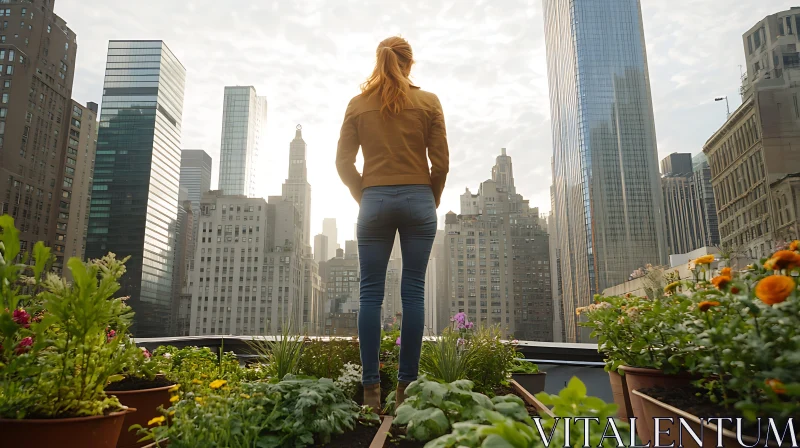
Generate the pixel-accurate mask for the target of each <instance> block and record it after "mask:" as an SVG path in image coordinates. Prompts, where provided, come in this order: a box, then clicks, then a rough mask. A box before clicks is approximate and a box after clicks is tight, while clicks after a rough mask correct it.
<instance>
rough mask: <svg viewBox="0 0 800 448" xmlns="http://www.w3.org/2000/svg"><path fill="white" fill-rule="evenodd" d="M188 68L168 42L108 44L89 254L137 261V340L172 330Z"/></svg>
mask: <svg viewBox="0 0 800 448" xmlns="http://www.w3.org/2000/svg"><path fill="white" fill-rule="evenodd" d="M185 77H186V69H185V68H184V67H183V65H181V63H180V61H178V59H177V58H176V57H175V55H174V54H173V53H172V52H171V51H170V49H169V48H168V47H167V45H166V44H165V43H164V42H162V41H160V40H152V41H147V40H140V41H118V40H112V41H110V42H109V44H108V59H107V63H106V75H105V84H104V90H103V92H104V93H103V106H102V112H101V115H100V132H99V134H98V137H97V155H96V157H95V177H94V185H93V187H92V200H91V210H90V216H89V231H88V235H87V238H86V256H87V257H88V258H97V257H101V256H103V255H105V254H107V253H108V252H114V253H116V254H120V255H122V254H124V255H128V256H130V257H131V258H130V260H128V262H127V263H126V265H125V267H126V269H127V272H126V274H125V276H124V277H123V278H122V279H121V285H122V288H121V289H120V291H119V293H118V294H119V295H121V296H130V299H129V300H128V304H129V305H130V306H131V307H132V308H133V310H134V311H135V312H136V316H135V318H134V324H133V328H132V331H133V334H134V335H135V336H137V337H157V336H165V332H166V331H167V329H168V328H169V321H170V316H171V310H172V306H171V303H170V302H171V300H172V285H173V283H172V280H173V272H174V270H175V269H174V265H173V261H174V254H173V251H174V246H173V244H174V242H175V231H176V225H177V220H178V189H179V181H180V163H181V150H180V142H181V120H182V117H183V94H184V84H185Z"/></svg>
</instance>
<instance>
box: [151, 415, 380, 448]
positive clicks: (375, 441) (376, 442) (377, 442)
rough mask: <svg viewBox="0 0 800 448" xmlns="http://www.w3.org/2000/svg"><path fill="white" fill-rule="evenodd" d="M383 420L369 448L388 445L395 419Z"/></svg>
mask: <svg viewBox="0 0 800 448" xmlns="http://www.w3.org/2000/svg"><path fill="white" fill-rule="evenodd" d="M382 419H383V422H381V426H380V427H378V432H377V433H376V434H375V438H374V439H372V443H370V444H369V448H382V447H383V445H384V444H385V443H386V438H387V437H388V436H389V431H390V430H391V429H392V421H393V420H394V418H392V417H388V416H386V417H382ZM167 446H169V441H166V442H161V445H156V444H155V443H151V444H150V445H147V446H144V447H142V448H165V447H167Z"/></svg>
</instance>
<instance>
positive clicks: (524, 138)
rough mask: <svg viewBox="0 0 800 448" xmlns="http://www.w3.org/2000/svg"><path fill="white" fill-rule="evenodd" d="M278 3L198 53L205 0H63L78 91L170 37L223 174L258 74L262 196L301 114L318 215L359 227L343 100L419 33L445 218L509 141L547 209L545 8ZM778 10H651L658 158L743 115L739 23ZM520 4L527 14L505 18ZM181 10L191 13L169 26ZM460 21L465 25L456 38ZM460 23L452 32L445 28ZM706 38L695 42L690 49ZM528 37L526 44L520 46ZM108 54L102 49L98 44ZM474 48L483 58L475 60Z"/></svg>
mask: <svg viewBox="0 0 800 448" xmlns="http://www.w3.org/2000/svg"><path fill="white" fill-rule="evenodd" d="M275 7H276V8H277V10H276V11H274V12H273V11H270V9H271V7H267V9H266V10H264V8H263V7H262V6H259V5H249V6H248V10H247V11H244V13H243V12H241V11H239V12H235V11H233V12H230V13H226V14H219V15H215V16H214V18H215V19H216V20H218V21H219V23H220V25H222V26H220V27H215V28H217V29H211V30H204V35H205V36H207V39H208V40H209V42H208V44H209V45H210V47H206V46H202V47H201V46H198V45H196V44H195V40H196V32H195V31H196V27H197V25H195V24H199V23H204V22H205V19H203V17H205V16H206V15H207V14H211V13H210V11H211V7H210V3H209V7H205V6H203V4H198V3H196V2H195V3H193V4H190V5H186V7H185V8H184V7H180V8H178V6H177V5H175V6H172V5H170V6H167V7H164V6H163V5H161V4H156V2H147V1H146V2H145V3H144V4H143V5H142V7H141V8H139V7H138V6H137V7H132V6H128V5H124V4H117V3H113V4H108V3H101V2H96V1H86V2H82V3H81V2H77V1H75V0H61V1H60V2H59V4H58V5H57V13H60V14H62V15H64V16H67V19H68V23H69V25H70V26H71V27H72V28H73V29H75V30H76V33H77V34H78V35H80V34H81V30H87V29H91V30H92V39H91V41H90V40H89V39H83V40H82V41H81V42H79V45H80V47H81V48H80V50H79V51H78V63H77V68H76V70H77V73H76V77H75V79H76V82H75V88H74V90H75V93H74V95H73V96H74V97H75V98H76V100H78V101H80V102H82V103H86V102H87V101H99V96H100V95H101V93H102V67H103V56H104V54H103V51H102V48H103V47H104V46H105V44H106V42H105V41H104V40H107V39H114V38H119V37H120V36H131V37H151V36H156V37H157V38H163V39H165V40H166V41H168V42H170V46H171V48H172V49H173V51H175V52H176V55H178V57H179V58H180V59H181V61H182V62H184V64H186V66H187V99H186V101H187V105H186V106H187V107H186V109H187V110H186V116H185V120H184V121H185V125H184V133H183V134H184V135H183V142H182V146H183V147H192V148H199V149H204V150H206V151H208V152H209V154H211V156H212V158H213V159H214V160H215V162H214V170H215V172H214V174H213V177H212V179H213V181H214V182H216V179H217V170H218V168H217V167H218V165H219V163H218V162H219V141H220V132H221V126H220V117H221V116H222V110H221V109H222V96H223V88H224V86H225V85H235V84H241V85H250V84H253V85H255V86H256V88H257V89H258V91H259V94H262V95H265V96H267V97H269V98H270V106H269V111H270V117H271V118H270V120H269V122H268V126H267V130H266V136H267V137H266V140H265V142H264V145H262V146H263V150H262V153H263V154H262V157H261V158H260V159H261V160H260V165H259V168H260V173H259V182H260V184H259V185H258V186H257V193H258V196H260V197H266V196H268V195H269V194H275V192H277V191H279V190H278V188H280V184H281V183H282V182H283V181H284V179H285V167H286V166H287V164H288V160H289V154H288V149H287V148H286V138H287V137H286V135H287V133H288V132H291V129H292V128H293V127H294V125H296V124H297V123H303V125H304V128H305V129H304V130H305V131H306V132H305V133H304V138H305V140H306V142H307V143H308V147H309V154H308V160H309V179H310V182H311V183H312V184H316V185H325V188H324V189H320V188H318V189H316V190H315V191H314V198H313V202H314V204H313V208H312V215H313V216H316V217H318V218H321V217H335V218H337V220H338V221H339V227H340V228H342V229H349V228H350V227H351V226H352V223H353V222H354V221H355V217H356V214H357V205H356V203H355V201H351V200H350V199H349V197H348V196H347V190H346V189H345V188H344V186H343V185H341V183H340V182H339V179H338V177H337V176H336V174H335V172H332V171H331V170H330V166H331V163H332V160H333V157H334V153H335V144H336V140H337V139H338V130H339V126H340V125H341V119H342V116H343V113H344V107H345V106H346V104H347V100H348V99H349V97H350V96H352V95H354V94H356V93H357V91H358V90H357V87H358V84H359V83H360V82H361V81H363V79H364V78H365V77H366V76H367V75H368V74H369V72H370V71H371V68H372V63H373V59H374V48H375V46H376V45H377V42H379V41H380V39H382V38H384V37H386V36H387V35H390V34H396V33H402V34H403V35H404V36H405V37H406V38H408V39H409V40H410V42H411V44H412V47H413V48H414V50H415V54H416V56H417V59H418V62H419V63H418V65H417V66H416V67H415V70H414V71H413V74H414V75H415V81H417V82H418V83H419V84H420V85H421V86H422V87H423V88H425V89H429V90H432V91H434V92H436V93H437V94H438V95H439V97H440V98H441V99H442V103H443V105H444V108H445V115H446V117H447V120H448V121H447V123H448V131H449V136H450V139H451V146H452V148H453V150H452V167H451V175H450V177H449V179H448V185H447V188H446V189H445V194H444V197H443V201H442V206H441V207H440V210H439V213H438V214H439V215H440V216H442V215H444V214H445V213H446V212H447V211H449V210H454V211H455V210H457V208H458V200H459V197H458V195H459V194H460V193H461V192H462V191H463V189H464V188H465V187H467V186H470V185H473V184H474V183H475V181H476V180H479V179H482V178H483V177H485V173H482V172H481V170H480V169H478V167H479V166H483V165H484V164H491V163H492V160H493V159H494V153H495V151H496V150H497V148H499V147H504V146H505V147H508V148H509V151H513V152H514V153H515V154H518V155H517V156H516V157H515V165H516V166H515V171H517V172H518V173H525V174H526V175H525V176H524V177H523V176H520V175H518V177H520V180H519V181H518V185H517V189H518V190H519V192H520V193H521V194H523V195H525V197H528V198H530V199H531V204H532V205H535V206H538V207H540V209H541V210H542V211H543V212H545V211H547V209H548V208H549V202H550V201H549V185H550V167H549V163H542V162H543V161H549V157H550V152H551V145H550V140H551V139H550V123H549V110H548V109H549V108H548V97H547V93H548V92H547V79H546V69H545V58H544V37H543V36H544V34H543V23H542V9H541V2H539V1H536V0H534V1H532V2H524V1H521V2H517V3H513V4H509V5H504V7H502V8H499V7H493V6H491V5H484V6H481V7H480V8H479V9H473V8H470V7H467V6H464V5H455V6H452V5H451V7H450V8H449V9H447V8H444V7H442V6H441V5H438V4H434V5H432V6H430V7H425V11H429V12H430V18H428V19H426V20H424V21H417V22H416V23H415V21H414V20H413V19H414V18H415V17H412V15H411V14H409V13H406V12H398V13H397V14H393V15H392V21H391V22H388V23H387V22H383V21H381V20H372V21H370V20H366V19H365V20H363V21H356V22H360V23H363V24H362V25H361V26H360V28H357V29H355V30H354V33H337V32H338V31H339V30H341V29H342V28H341V27H343V26H346V27H348V29H349V27H351V26H352V23H354V22H353V21H352V17H362V16H364V17H372V16H374V14H372V13H371V11H372V8H370V7H369V6H367V7H366V8H364V7H363V6H358V8H354V6H353V5H352V4H350V3H342V4H340V5H338V6H337V8H332V7H331V8H328V7H325V4H324V3H316V4H315V3H312V4H309V5H306V6H304V9H302V10H299V9H298V10H294V9H288V10H287V9H285V8H291V6H289V5H288V4H278V5H276V6H275ZM409 9H410V10H416V9H417V7H416V6H414V7H412V8H409ZM782 9H785V6H784V5H782V4H779V3H778V2H777V1H769V2H762V3H760V4H758V5H724V7H723V4H722V3H721V2H709V3H708V4H703V5H690V2H688V1H683V2H680V1H679V2H677V3H674V4H670V5H669V7H668V6H667V5H662V4H659V3H658V2H646V3H645V4H643V15H644V17H643V21H644V28H645V35H646V41H647V45H648V56H649V62H650V69H651V86H652V89H653V101H654V106H655V116H656V136H657V138H658V147H659V158H662V157H664V156H666V155H668V154H670V153H672V152H691V153H693V154H696V153H697V152H698V151H700V149H701V148H702V144H703V143H704V142H705V140H706V139H707V138H708V137H709V136H710V135H711V134H713V132H714V131H715V130H716V129H717V128H718V127H719V125H721V124H722V122H723V121H724V120H725V106H724V104H721V103H714V101H713V97H714V96H717V95H727V96H728V97H729V100H730V103H731V110H733V109H735V107H736V106H737V105H738V103H739V98H738V95H737V92H738V85H739V71H738V67H737V65H738V64H740V63H741V64H744V58H743V57H742V54H741V49H740V48H739V46H737V45H735V44H732V42H734V43H735V42H738V41H740V39H741V33H742V31H743V30H746V29H748V28H749V27H750V26H752V24H753V23H755V21H757V20H760V18H763V17H764V16H766V15H768V14H772V13H774V12H775V11H777V10H782ZM362 10H363V11H362ZM510 10H517V11H519V14H509V11H510ZM147 11H156V12H159V13H158V14H151V13H149V12H147ZM179 11H180V14H178V12H179ZM440 11H442V14H439V12H440ZM119 15H126V16H129V17H133V18H137V17H139V18H142V20H133V21H131V24H132V23H134V22H138V23H137V24H136V25H135V26H132V25H131V24H129V23H128V22H125V23H121V22H119V21H118V20H114V19H113V18H114V17H117V16H119ZM151 16H152V17H151ZM145 17H147V19H146V20H145ZM176 17H180V18H179V19H178V20H177V22H174V20H175V18H176ZM284 18H285V19H286V20H288V21H290V22H291V23H292V24H293V25H292V26H289V27H287V26H284V25H280V23H277V24H276V26H274V27H273V26H256V25H252V26H253V27H255V29H258V33H257V35H254V36H253V37H249V36H248V37H245V36H239V35H236V36H235V37H236V39H235V40H233V41H232V40H231V37H230V36H229V35H228V34H230V33H228V32H227V31H224V30H230V29H245V28H248V27H250V26H251V25H249V24H250V23H256V22H258V21H261V22H263V21H264V20H268V21H270V22H269V23H273V22H271V21H273V20H274V21H280V20H283V19H284ZM443 18H446V19H447V20H444V19H443ZM712 18H713V19H714V20H715V21H718V22H719V23H720V26H719V27H715V28H714V30H713V35H711V34H706V33H712V31H711V30H704V29H701V30H696V29H695V28H696V23H700V22H703V21H708V20H711V19H712ZM167 20H170V22H167ZM98 22H99V25H98ZM166 23H170V24H172V23H174V24H175V26H171V25H170V26H166ZM323 23H324V25H322V24H323ZM106 24H108V25H106ZM295 25H297V26H295ZM461 29H463V30H464V31H463V32H456V31H457V30H461ZM451 32H452V33H453V35H452V36H447V37H445V35H447V34H450V33H451ZM331 33H334V34H335V35H334V36H333V37H331V38H326V39H323V38H322V37H321V36H328V35H331ZM465 33H466V34H465ZM473 33H477V34H476V35H482V36H483V35H492V36H493V37H492V38H490V39H483V38H481V39H474V38H471V37H470V35H472V34H473ZM84 35H86V32H85V31H84ZM698 36H700V40H698V42H696V43H695V42H694V40H695V39H698ZM702 36H705V37H704V38H703V37H702ZM153 38H155V37H153ZM465 38H467V39H468V40H466V41H465V40H464V39H465ZM312 41H313V42H314V44H313V45H312V44H311V42H312ZM517 41H525V42H526V44H525V45H513V43H514V42H517ZM320 42H321V43H320ZM98 49H99V50H98ZM98 51H100V54H96V53H97V52H98ZM467 52H470V53H473V54H474V55H475V57H473V58H470V59H469V60H467V59H465V58H464V57H463V55H465V54H467ZM476 58H477V59H476ZM468 61H474V64H473V62H468ZM467 64H469V65H467ZM501 73H502V75H501ZM464 90H470V91H471V93H470V95H463V92H464ZM475 117H480V118H475ZM484 117H486V118H484ZM686 123H692V125H691V126H687V125H686ZM214 187H215V185H213V184H212V188H214ZM318 218H317V219H313V220H312V221H311V226H312V228H311V232H310V233H311V235H315V234H317V233H320V232H321V220H320V219H318ZM441 224H442V223H440V226H441ZM345 233H346V232H345ZM340 243H343V240H341V241H340Z"/></svg>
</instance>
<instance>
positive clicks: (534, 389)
mask: <svg viewBox="0 0 800 448" xmlns="http://www.w3.org/2000/svg"><path fill="white" fill-rule="evenodd" d="M510 371H511V379H512V380H514V381H516V382H517V383H519V385H520V386H522V387H523V388H524V389H525V390H527V391H528V392H529V393H531V394H534V395H535V394H538V393H539V392H544V386H545V379H546V378H547V373H545V372H540V371H539V366H537V365H536V363H534V362H531V361H526V360H524V359H521V358H515V359H514V363H513V364H512V366H511V369H510Z"/></svg>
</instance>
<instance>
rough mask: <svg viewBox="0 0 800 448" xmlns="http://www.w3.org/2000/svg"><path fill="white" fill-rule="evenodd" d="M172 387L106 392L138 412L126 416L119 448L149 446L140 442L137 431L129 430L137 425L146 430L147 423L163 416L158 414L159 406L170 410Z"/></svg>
mask: <svg viewBox="0 0 800 448" xmlns="http://www.w3.org/2000/svg"><path fill="white" fill-rule="evenodd" d="M170 387H172V386H164V387H156V388H153V389H142V390H125V391H113V392H111V391H109V392H106V394H108V395H114V396H116V397H117V398H118V399H119V402H120V403H122V404H123V405H125V406H128V407H132V408H136V410H137V411H136V413H135V414H128V415H126V416H125V422H124V423H123V424H122V433H121V434H120V436H119V441H118V442H117V448H139V447H142V446H145V445H146V444H147V442H138V440H139V439H141V438H142V436H140V435H138V434H137V431H129V430H128V429H129V428H130V427H131V426H132V425H136V424H138V425H142V427H145V428H146V427H147V422H149V421H150V420H151V419H153V418H154V417H158V416H160V415H161V413H160V412H158V407H159V406H163V407H164V409H167V408H169V407H170V405H171V403H170V402H169V398H170V393H169V388H170Z"/></svg>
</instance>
